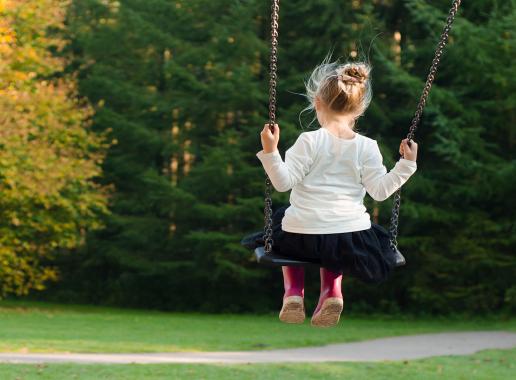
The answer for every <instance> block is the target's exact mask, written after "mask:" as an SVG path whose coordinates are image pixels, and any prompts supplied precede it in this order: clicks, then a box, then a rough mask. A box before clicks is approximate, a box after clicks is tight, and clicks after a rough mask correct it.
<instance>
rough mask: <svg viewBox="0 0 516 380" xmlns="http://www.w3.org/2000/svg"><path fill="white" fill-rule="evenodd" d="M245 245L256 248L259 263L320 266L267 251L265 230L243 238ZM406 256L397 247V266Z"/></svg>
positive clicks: (315, 262) (316, 262) (402, 263)
mask: <svg viewBox="0 0 516 380" xmlns="http://www.w3.org/2000/svg"><path fill="white" fill-rule="evenodd" d="M240 243H241V244H242V245H243V246H244V247H246V248H249V249H252V250H254V257H255V258H256V261H257V262H258V263H259V264H263V265H267V266H272V267H278V266H295V267H320V266H321V261H320V260H314V261H306V260H299V259H293V258H291V257H286V256H281V255H278V254H276V253H274V251H273V252H271V253H266V252H265V247H264V246H263V232H255V233H253V234H251V235H248V236H246V237H244V238H243V239H242V241H241V242H240ZM405 263H406V261H405V257H403V255H402V254H401V252H400V251H399V250H398V249H396V266H397V267H399V266H403V265H405Z"/></svg>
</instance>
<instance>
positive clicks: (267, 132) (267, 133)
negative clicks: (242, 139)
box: [260, 123, 280, 153]
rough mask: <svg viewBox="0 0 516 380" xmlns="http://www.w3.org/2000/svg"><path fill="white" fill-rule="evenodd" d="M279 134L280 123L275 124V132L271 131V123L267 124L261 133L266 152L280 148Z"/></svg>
mask: <svg viewBox="0 0 516 380" xmlns="http://www.w3.org/2000/svg"><path fill="white" fill-rule="evenodd" d="M279 134H280V130H279V125H278V124H274V132H271V129H270V128H269V123H267V124H265V126H264V127H263V130H262V132H261V133H260V138H261V140H262V147H263V151H264V153H272V152H274V151H275V150H276V149H278V141H279Z"/></svg>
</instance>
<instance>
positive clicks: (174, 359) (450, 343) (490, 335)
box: [0, 331, 516, 364]
mask: <svg viewBox="0 0 516 380" xmlns="http://www.w3.org/2000/svg"><path fill="white" fill-rule="evenodd" d="M513 347H516V333H511V332H504V331H493V332H489V331H485V332H458V333H441V334H424V335H412V336H403V337H396V338H383V339H375V340H368V341H363V342H355V343H342V344H332V345H328V346H322V347H308V348H293V349H284V350H267V351H240V352H238V351H237V352H234V351H233V352H231V351H223V352H170V353H156V354H72V353H70V354H66V353H64V354H18V353H0V362H10V363H42V362H45V363H57V362H73V363H118V364H124V363H142V364H149V363H224V364H230V363H280V362H281V363H286V362H302V363H308V362H328V361H334V362H342V361H361V362H365V361H368V362H369V361H371V362H375V361H384V360H407V359H419V358H426V357H430V356H442V355H468V354H473V353H475V352H477V351H480V350H484V349H496V348H498V349H509V348H513Z"/></svg>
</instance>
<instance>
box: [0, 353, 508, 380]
mask: <svg viewBox="0 0 516 380" xmlns="http://www.w3.org/2000/svg"><path fill="white" fill-rule="evenodd" d="M515 363H516V349H512V350H488V351H483V352H480V353H477V354H475V355H469V356H446V357H436V358H429V359H419V360H410V361H404V362H381V363H317V364H234V365H206V364H202V365H199V364H195V365H191V364H151V365H149V364H122V365H105V364H103V365H92V364H82V365H78V364H31V365H26V364H0V379H2V380H35V379H38V380H70V379H74V380H103V379H109V380H133V379H134V380H141V379H152V380H171V379H174V380H183V379H184V380H197V379H210V380H233V379H235V380H236V379H238V380H250V379H255V380H256V379H260V380H277V379H282V380H299V379H303V380H310V379H314V380H315V379H319V380H333V379H352V380H383V379H396V380H433V379H443V380H502V379H503V380H509V379H514V378H515V377H516V376H515V375H516V372H515V371H516V369H515Z"/></svg>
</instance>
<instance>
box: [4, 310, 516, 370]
mask: <svg viewBox="0 0 516 380" xmlns="http://www.w3.org/2000/svg"><path fill="white" fill-rule="evenodd" d="M308 317H309V316H308ZM466 330H469V331H479V330H509V331H515V330H516V320H515V319H509V320H502V319H497V318H492V319H470V320H465V319H463V318H425V319H418V318H414V317H400V316H372V317H367V318H365V317H363V318H359V317H356V316H355V317H349V316H347V315H346V314H345V313H344V314H343V316H342V319H341V322H340V324H339V326H338V327H336V328H332V329H315V328H312V327H310V325H309V318H307V321H306V322H305V324H304V325H285V324H282V323H280V322H279V321H278V319H277V316H276V315H272V314H271V315H238V314H231V315H229V314H224V315H210V314H192V313H165V312H157V311H142V310H127V309H113V308H103V307H95V306H65V305H56V304H46V303H37V302H36V303H34V302H33V303H27V302H13V301H9V302H5V301H4V302H0V351H2V352H106V353H109V352H121V353H124V352H171V351H217V350H219V351H224V350H260V349H273V348H289V347H306V346H317V345H324V344H329V343H338V342H350V341H358V340H366V339H374V338H380V337H387V336H400V335H411V334H421V333H432V332H444V331H466ZM0 378H1V377H0Z"/></svg>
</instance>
